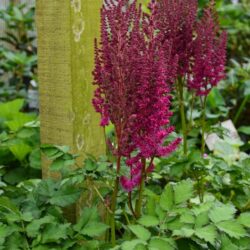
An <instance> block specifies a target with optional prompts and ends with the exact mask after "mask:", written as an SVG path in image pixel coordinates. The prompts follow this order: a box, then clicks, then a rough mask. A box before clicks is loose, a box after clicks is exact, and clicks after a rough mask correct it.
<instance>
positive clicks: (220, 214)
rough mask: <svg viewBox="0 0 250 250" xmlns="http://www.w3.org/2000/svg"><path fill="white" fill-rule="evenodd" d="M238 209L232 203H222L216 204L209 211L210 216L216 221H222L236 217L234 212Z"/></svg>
mask: <svg viewBox="0 0 250 250" xmlns="http://www.w3.org/2000/svg"><path fill="white" fill-rule="evenodd" d="M235 212H236V209H235V207H234V206H233V205H230V204H220V205H215V206H214V207H213V208H212V209H211V210H210V212H209V214H208V215H209V218H210V220H212V221H213V222H214V223H218V222H220V221H226V220H231V219H233V218H234V214H235Z"/></svg>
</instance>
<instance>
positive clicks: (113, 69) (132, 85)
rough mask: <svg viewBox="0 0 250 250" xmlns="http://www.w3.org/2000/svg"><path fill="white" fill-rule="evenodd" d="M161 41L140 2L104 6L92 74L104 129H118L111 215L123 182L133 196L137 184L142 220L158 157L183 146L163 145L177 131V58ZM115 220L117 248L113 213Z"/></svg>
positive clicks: (112, 231) (113, 239) (177, 141)
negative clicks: (173, 122) (123, 172)
mask: <svg viewBox="0 0 250 250" xmlns="http://www.w3.org/2000/svg"><path fill="white" fill-rule="evenodd" d="M159 41H160V39H159V37H158V35H157V32H155V28H154V23H153V19H152V18H151V17H150V16H144V15H143V13H142V11H141V8H140V7H137V5H136V1H134V2H132V3H131V1H128V0H120V1H118V2H117V3H115V2H114V1H105V2H104V5H103V7H102V9H101V43H100V46H98V43H97V41H96V42H95V69H94V72H93V74H94V84H95V85H97V88H96V91H95V94H94V98H93V105H94V107H95V109H96V111H97V112H99V113H100V114H101V123H100V125H101V126H107V125H108V124H109V123H112V124H113V125H114V127H115V136H116V142H115V143H114V144H113V145H111V146H112V152H113V154H114V155H115V156H116V158H117V163H116V166H117V178H116V182H115V187H114V191H113V197H112V205H111V210H112V211H113V213H114V211H115V208H116V197H117V192H118V187H119V183H121V184H122V186H123V188H124V189H125V190H126V191H128V192H129V193H130V192H131V191H132V190H133V189H134V188H135V187H136V186H139V198H138V202H137V204H138V205H137V209H136V214H135V216H140V209H141V208H140V207H141V199H142V189H143V185H144V182H145V178H146V175H147V173H148V172H150V171H152V170H153V159H154V157H156V156H166V155H168V154H170V153H171V152H172V151H174V150H175V149H176V147H177V146H178V144H179V142H180V139H179V138H178V139H176V140H174V141H172V142H171V143H170V144H168V145H165V144H164V141H165V139H166V138H167V137H168V135H169V134H170V133H171V132H173V130H174V128H173V127H172V126H169V118H170V117H171V115H172V113H171V112H170V104H171V98H170V87H169V84H170V83H171V82H172V81H173V80H174V77H175V71H176V69H177V60H176V57H174V58H173V57H171V56H169V57H166V52H167V51H168V52H169V53H171V48H172V44H171V41H168V42H165V43H164V48H163V47H161V46H160V45H161V44H159ZM166 48H167V49H166ZM166 58H168V59H166ZM168 65H172V67H169V66H168ZM168 69H169V70H168ZM122 158H124V159H125V160H126V163H127V166H128V167H129V169H130V171H129V176H122V177H121V178H120V177H119V175H120V167H121V159H122ZM147 160H148V164H147ZM130 195H131V193H130ZM131 205H132V204H131V203H130V208H131V210H132V212H133V213H134V211H133V208H132V207H131ZM112 217H113V218H112V219H111V238H112V242H113V244H114V243H115V222H114V215H113V216H112Z"/></svg>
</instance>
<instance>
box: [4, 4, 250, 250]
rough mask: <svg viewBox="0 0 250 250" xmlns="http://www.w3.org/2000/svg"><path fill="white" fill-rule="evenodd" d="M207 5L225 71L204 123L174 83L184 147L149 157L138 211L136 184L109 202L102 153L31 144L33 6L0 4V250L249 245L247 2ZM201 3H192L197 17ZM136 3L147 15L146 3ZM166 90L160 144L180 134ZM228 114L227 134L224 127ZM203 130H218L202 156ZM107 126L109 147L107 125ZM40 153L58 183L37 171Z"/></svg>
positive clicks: (35, 122) (35, 120)
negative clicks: (169, 129) (72, 214)
mask: <svg viewBox="0 0 250 250" xmlns="http://www.w3.org/2000/svg"><path fill="white" fill-rule="evenodd" d="M145 2H146V1H145ZM216 3H217V4H216V9H217V12H218V15H219V21H220V26H221V28H222V29H224V30H226V31H227V34H228V41H227V65H226V76H225V78H224V79H223V80H222V81H220V83H219V84H218V86H217V87H216V88H213V89H212V90H211V91H210V93H209V95H208V96H207V101H206V115H205V118H206V119H205V120H206V123H205V125H204V123H202V119H200V117H201V109H200V101H199V99H193V96H192V95H190V93H189V92H188V91H187V89H184V92H183V95H182V97H183V100H182V103H183V104H184V107H185V114H184V115H185V118H186V120H187V127H186V130H187V132H186V134H185V136H186V140H187V152H184V150H183V147H182V145H180V146H179V147H178V148H177V149H176V151H175V152H173V153H172V154H170V155H168V156H166V157H154V159H153V163H154V171H153V172H151V173H149V174H148V175H147V179H146V181H145V186H144V189H143V192H142V206H141V208H140V209H139V210H140V211H139V216H138V205H136V203H137V204H138V193H137V187H133V188H132V189H131V190H129V193H128V192H127V191H126V190H124V188H119V189H117V192H118V194H117V201H116V206H115V208H114V207H112V206H111V200H112V193H114V183H116V180H117V175H116V171H115V169H116V157H115V156H114V155H113V154H112V150H110V151H108V152H107V155H106V156H102V157H100V158H98V159H96V158H95V157H93V156H91V155H90V156H89V157H88V158H87V159H85V161H84V162H83V163H82V164H80V165H79V161H77V157H78V156H77V155H72V154H71V153H70V148H69V147H67V146H58V145H41V144H40V138H39V126H40V124H39V117H38V113H37V111H36V109H34V106H33V105H32V104H31V103H32V101H33V100H31V99H32V98H30V96H29V95H28V91H29V90H33V91H34V90H35V89H36V88H37V84H36V82H37V75H36V73H37V72H36V65H37V61H36V46H35V35H34V34H35V33H34V8H27V7H26V6H25V5H10V6H9V7H8V9H7V10H1V11H0V18H1V19H2V20H4V22H5V23H6V25H7V27H8V32H6V34H5V35H4V36H3V37H1V38H0V39H1V41H2V43H1V44H3V46H1V47H0V59H1V60H0V249H9V250H16V249H34V250H43V249H123V250H126V249H129V250H132V249H136V250H140V249H152V250H153V249H155V250H157V249H160V250H161V249H162V250H168V249H170V250H172V249H173V250H174V249H180V250H189V249H190V250H196V249H197V250H199V249H210V250H214V249H216V250H217V249H221V250H249V246H250V238H249V233H250V229H249V227H250V157H249V149H250V145H249V136H250V126H249V124H250V116H249V102H250V54H249V45H250V39H249V37H250V6H249V3H248V1H244V0H242V1H232V2H231V1H227V0H224V1H223V0H221V1H216ZM206 4H207V1H199V16H201V15H202V13H203V11H202V10H203V7H204V6H205V5H206ZM143 10H144V11H145V12H147V13H149V10H148V9H147V5H146V4H145V5H143ZM16 31H18V32H16ZM90 84H91V83H90ZM172 95H173V98H172V105H171V110H172V112H173V116H172V117H171V120H170V123H171V124H175V133H172V134H171V135H170V136H169V137H168V138H167V141H166V142H167V143H169V142H171V141H173V140H175V139H176V138H180V137H183V126H182V124H181V114H180V112H179V107H180V105H179V99H178V98H175V96H176V93H175V91H173V92H172ZM191 103H193V105H190V104H191ZM190 117H192V119H190ZM227 120H232V121H233V123H234V125H235V127H236V128H237V131H233V130H232V129H231V128H230V127H228V126H226V125H224V126H223V123H222V122H224V121H227ZM202 124H203V126H202ZM224 124H225V123H224ZM227 124H228V123H227ZM201 128H202V130H203V131H204V133H201ZM228 128H229V129H228ZM202 134H203V135H205V134H213V136H215V135H216V136H217V137H218V138H219V139H217V142H216V143H215V145H213V146H212V148H210V149H211V150H209V148H208V147H206V149H205V152H202V153H201V151H203V150H204V148H203V147H202V144H203V143H202ZM106 135H107V138H108V140H109V142H110V144H113V145H116V144H115V140H116V133H115V132H114V126H113V125H109V126H107V127H106ZM41 155H42V156H43V157H47V158H48V159H50V160H51V162H52V164H51V166H50V169H51V171H55V172H59V173H60V174H61V179H60V180H54V179H41ZM201 155H202V157H201ZM76 161H77V162H76ZM149 163H150V162H149ZM120 164H121V167H120V173H119V177H120V176H127V175H128V167H127V166H126V162H125V159H124V158H122V159H121V162H120ZM73 169H75V170H73ZM123 184H124V183H123ZM123 186H124V187H125V188H126V187H127V186H126V185H123ZM129 187H130V186H129ZM81 195H83V197H82V198H81V199H80V200H81V203H82V205H83V209H82V210H81V211H80V212H79V213H80V215H79V218H78V220H77V222H74V221H72V219H69V218H67V216H65V214H68V213H67V210H68V209H69V207H70V206H71V205H72V204H74V203H75V202H77V201H78V200H79V198H80V196H81ZM128 196H131V197H130V198H129V199H128ZM133 207H137V211H133ZM131 208H132V209H131ZM134 212H136V214H134ZM110 221H111V222H115V227H113V229H114V228H115V238H116V242H115V244H116V245H115V246H114V241H113V246H112V244H111V242H110V238H111V233H112V232H111V231H112V230H110V224H111V227H112V223H110ZM113 232H114V231H113Z"/></svg>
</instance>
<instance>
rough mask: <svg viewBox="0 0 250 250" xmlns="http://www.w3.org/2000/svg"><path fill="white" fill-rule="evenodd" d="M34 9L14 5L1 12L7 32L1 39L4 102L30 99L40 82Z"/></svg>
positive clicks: (0, 75) (0, 89)
mask: <svg viewBox="0 0 250 250" xmlns="http://www.w3.org/2000/svg"><path fill="white" fill-rule="evenodd" d="M34 12H35V9H34V7H28V6H27V5H26V4H14V3H11V4H10V5H9V6H8V7H7V8H6V9H1V10H0V19H1V21H3V22H4V23H5V26H6V28H7V29H6V32H5V34H4V35H3V36H1V37H0V42H1V43H2V44H3V46H2V47H1V49H0V68H1V71H0V101H8V100H12V99H14V98H17V97H19V98H20V97H22V98H23V97H26V96H27V90H28V88H29V87H31V81H32V80H36V79H37V76H36V74H37V55H36V52H37V51H36V46H35V39H36V35H35V29H34Z"/></svg>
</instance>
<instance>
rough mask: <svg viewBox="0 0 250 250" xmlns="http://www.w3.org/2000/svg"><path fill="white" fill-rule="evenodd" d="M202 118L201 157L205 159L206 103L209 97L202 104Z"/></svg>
mask: <svg viewBox="0 0 250 250" xmlns="http://www.w3.org/2000/svg"><path fill="white" fill-rule="evenodd" d="M201 103H202V117H201V124H202V138H201V155H202V157H203V155H204V153H205V129H206V103H207V97H206V96H205V97H204V101H203V102H202V99H201Z"/></svg>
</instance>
